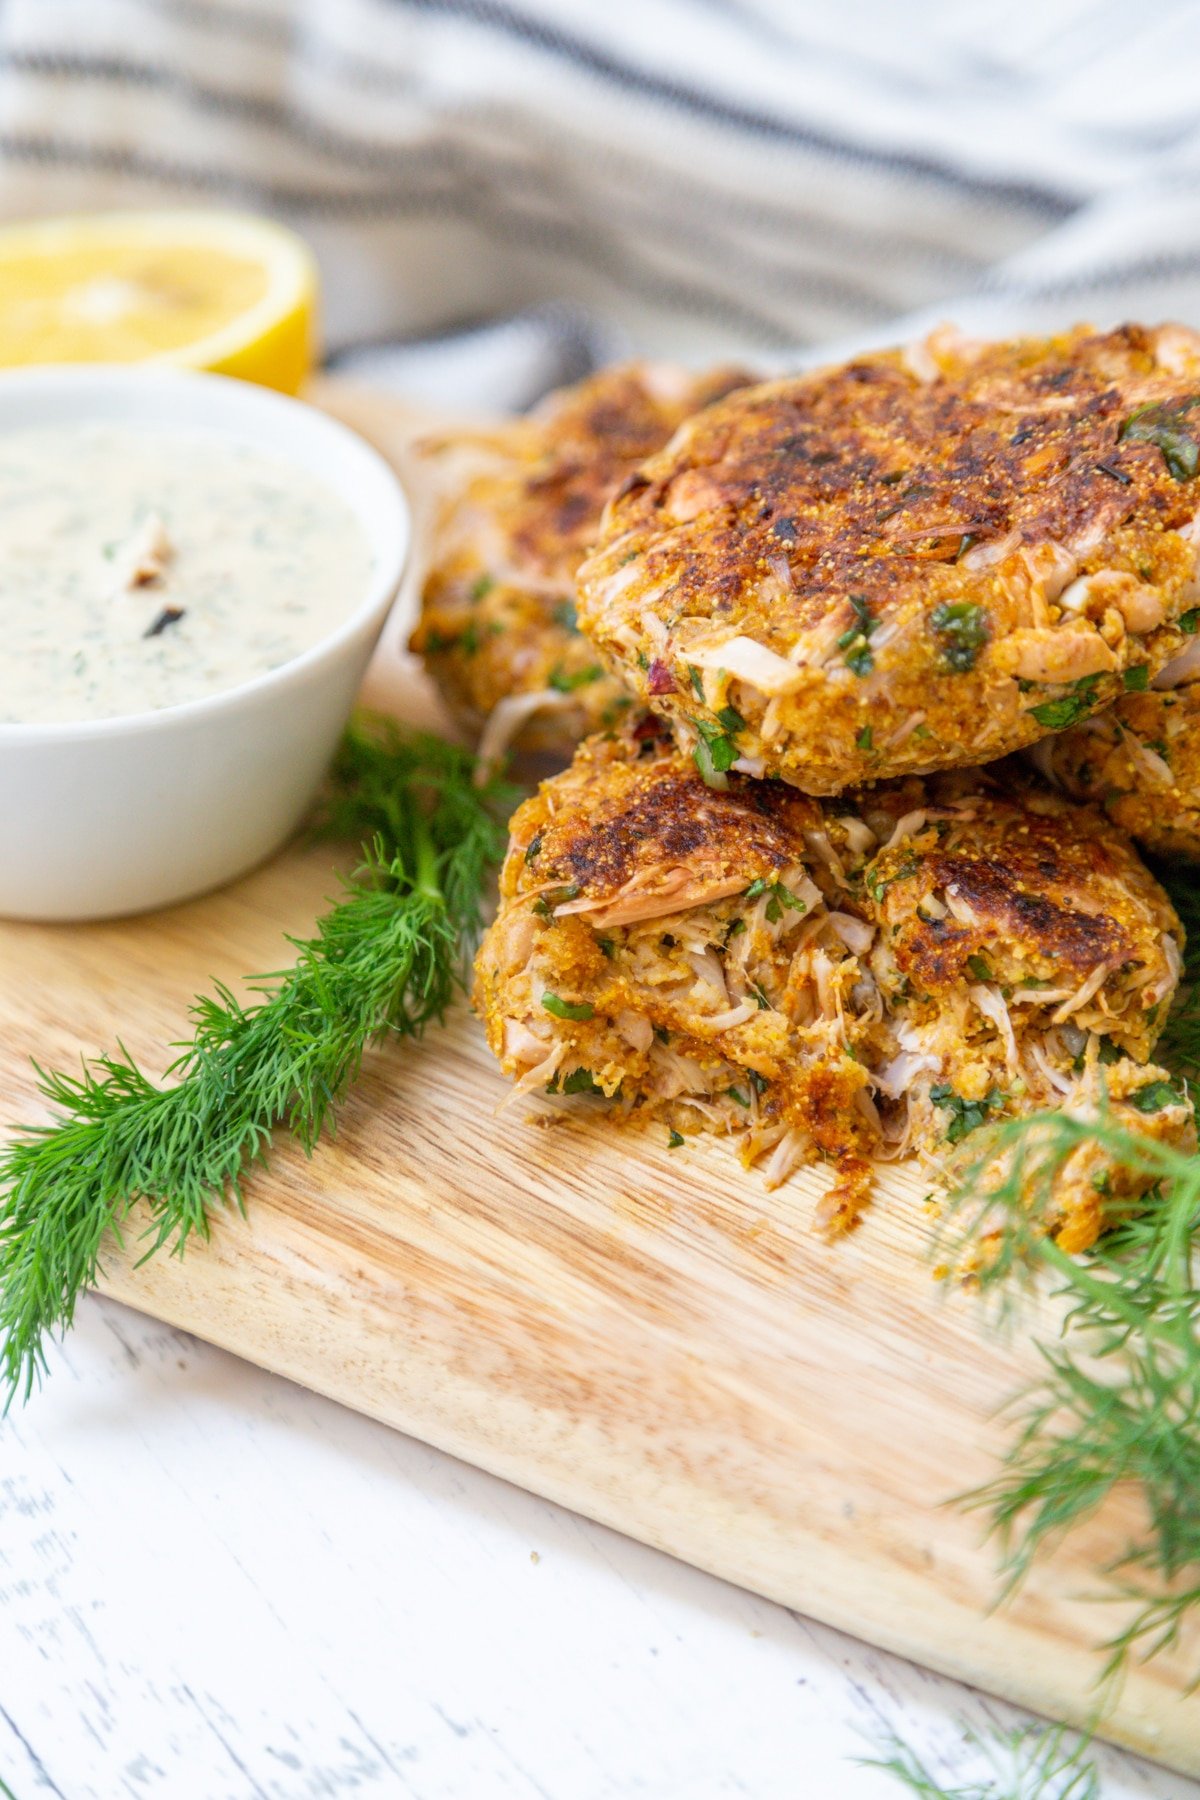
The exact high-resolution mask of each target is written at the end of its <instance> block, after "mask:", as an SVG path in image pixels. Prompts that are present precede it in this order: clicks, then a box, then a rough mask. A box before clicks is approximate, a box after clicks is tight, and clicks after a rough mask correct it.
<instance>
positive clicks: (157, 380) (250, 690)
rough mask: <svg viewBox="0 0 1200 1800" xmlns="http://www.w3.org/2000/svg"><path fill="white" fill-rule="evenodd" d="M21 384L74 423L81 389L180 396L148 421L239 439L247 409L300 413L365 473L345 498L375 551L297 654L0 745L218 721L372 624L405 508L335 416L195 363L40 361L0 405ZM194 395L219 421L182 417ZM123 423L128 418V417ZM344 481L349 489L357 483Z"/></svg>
mask: <svg viewBox="0 0 1200 1800" xmlns="http://www.w3.org/2000/svg"><path fill="white" fill-rule="evenodd" d="M21 390H26V392H27V393H29V394H34V393H37V392H44V393H47V394H51V395H57V396H65V397H67V398H70V397H72V396H74V395H76V394H77V395H78V397H79V399H80V402H81V406H80V412H79V415H78V418H77V420H76V421H75V422H77V423H79V424H88V423H90V422H92V421H91V420H89V417H88V411H87V406H86V401H87V398H88V396H89V395H99V394H104V395H108V394H115V395H116V396H117V397H118V398H119V397H120V396H121V395H122V394H130V395H132V394H134V393H149V394H151V395H156V394H166V395H170V394H175V395H177V396H178V398H179V400H180V402H181V405H180V409H179V413H178V415H177V416H172V417H170V419H168V418H167V417H166V416H164V418H163V419H161V420H156V421H155V424H156V425H162V424H169V425H170V427H171V428H172V429H175V428H178V429H179V430H182V431H186V430H187V429H188V428H189V426H191V427H192V428H193V429H195V430H197V431H202V432H206V433H216V434H219V433H220V432H221V431H222V430H224V429H228V431H229V434H230V436H231V437H232V438H235V439H237V438H240V439H241V440H242V441H243V442H245V441H247V439H252V438H253V431H252V424H251V421H252V420H253V418H254V416H255V415H257V416H258V417H259V418H260V419H262V420H265V421H267V422H268V423H269V422H271V421H272V420H273V421H274V422H275V425H276V426H277V427H279V426H282V427H286V426H287V425H288V423H289V422H291V421H296V422H297V423H299V422H300V421H301V420H302V421H303V429H304V430H305V431H306V432H308V433H311V434H315V436H316V438H317V440H318V441H320V440H321V439H322V438H323V439H324V440H325V441H326V442H327V443H328V445H329V448H330V452H331V457H332V453H333V452H334V451H336V452H337V455H338V458H339V459H341V460H349V461H350V463H351V464H353V463H354V462H357V463H358V465H359V468H360V469H361V470H362V472H363V475H364V477H365V479H364V481H363V484H362V491H363V494H364V495H365V496H366V498H365V499H363V500H362V501H361V502H360V500H359V499H358V498H349V497H345V498H346V504H347V505H348V506H349V507H350V509H351V511H352V512H353V513H354V514H355V517H356V519H357V521H358V523H359V525H360V526H361V527H362V528H363V529H364V530H365V531H366V532H367V534H368V536H369V537H370V539H371V543H372V548H373V549H374V550H375V552H376V567H375V571H374V573H373V575H372V577H371V578H370V580H369V581H368V582H367V585H366V590H365V592H364V595H363V598H362V599H361V600H360V601H359V603H358V605H357V606H356V607H355V608H354V609H353V611H351V612H350V613H348V614H347V615H346V617H345V618H344V619H343V620H342V621H341V623H340V624H339V625H338V626H336V628H335V629H334V630H333V631H331V632H328V633H327V634H326V635H325V636H324V637H321V638H319V639H318V640H317V642H316V643H315V644H310V645H309V647H308V649H307V650H302V651H301V652H300V654H299V655H298V656H294V657H292V658H291V659H290V660H289V661H287V662H285V663H280V665H279V667H278V668H275V669H269V670H267V672H266V673H265V674H262V675H253V676H250V677H249V678H248V679H247V680H245V681H239V682H238V683H237V684H236V686H234V687H228V688H221V689H220V690H219V691H218V692H216V693H213V694H203V695H201V696H199V697H198V698H197V699H195V700H182V701H180V702H178V704H176V705H173V706H160V707H156V708H150V709H148V710H145V711H140V712H130V713H116V714H114V715H112V716H111V717H108V718H103V719H46V720H36V719H30V720H7V721H5V720H0V749H5V748H8V747H12V746H16V745H26V746H27V745H42V744H45V745H47V746H49V745H53V744H66V743H73V742H80V741H90V740H93V739H97V738H111V737H120V736H123V735H124V736H140V735H147V734H151V733H153V732H155V731H164V730H170V729H171V728H172V727H174V726H176V725H189V724H191V723H193V722H199V721H203V720H205V719H208V718H219V717H220V716H221V715H222V714H223V713H227V712H228V711H229V710H230V709H231V708H236V707H238V706H241V705H244V704H245V703H247V702H250V701H253V700H254V699H255V698H257V697H258V696H259V695H260V694H265V693H271V692H274V691H275V690H276V689H278V688H283V687H287V686H288V685H289V684H290V683H293V682H297V681H303V680H304V678H305V677H306V676H307V675H309V674H310V673H311V672H312V671H313V670H314V669H316V668H317V667H319V665H320V664H321V663H322V662H324V661H325V660H326V659H327V658H330V657H334V656H336V655H337V653H338V651H339V650H341V649H342V647H343V646H344V645H345V644H347V643H349V642H351V641H352V640H353V639H354V638H355V637H357V636H358V634H359V633H360V632H361V631H362V630H363V629H364V628H365V627H367V626H369V625H370V624H372V622H374V621H375V620H378V622H379V624H380V625H382V623H383V620H384V618H385V617H386V614H387V611H388V609H389V608H390V607H391V605H392V603H393V601H394V599H395V596H396V592H397V589H398V588H399V586H400V582H401V579H402V577H403V574H404V569H405V565H406V564H407V561H408V556H409V552H410V549H411V544H412V515H411V509H410V507H409V503H408V497H407V495H406V494H405V491H404V488H403V487H402V485H401V483H400V481H399V479H398V477H397V475H396V472H395V470H394V469H393V468H392V467H391V465H390V464H389V463H388V462H387V461H386V459H385V458H384V457H382V456H381V455H380V454H379V452H378V451H377V450H376V449H374V448H373V446H372V445H370V444H369V443H367V441H366V439H365V438H362V437H360V436H359V435H358V433H357V432H355V431H352V430H351V429H350V427H349V426H347V425H343V424H342V423H341V421H340V420H338V419H335V418H332V417H331V416H330V415H329V414H328V413H326V412H323V411H322V410H321V409H320V407H317V406H314V405H312V404H311V403H310V402H308V401H305V400H303V399H299V398H293V397H292V396H291V395H290V394H281V393H279V392H277V391H276V390H275V389H274V388H265V387H260V386H258V385H257V384H255V383H253V382H249V381H243V380H241V379H240V378H239V377H237V376H233V375H216V374H212V373H210V372H208V371H206V370H200V369H184V368H169V367H163V366H162V365H159V364H148V363H137V364H125V363H47V364H33V365H30V366H28V367H26V368H19V369H5V370H2V371H0V404H2V403H3V401H4V399H5V398H6V397H7V396H8V395H9V394H10V393H11V394H13V395H14V397H17V398H19V397H20V393H21ZM198 393H199V394H204V395H212V396H218V395H223V396H224V397H223V398H216V399H215V401H214V404H215V407H216V408H217V409H218V412H219V410H220V409H221V408H223V407H225V406H228V408H229V419H228V421H227V423H226V422H225V421H223V420H222V419H221V418H220V417H219V416H205V417H203V418H199V417H197V416H196V415H195V413H193V414H192V415H191V416H190V417H189V412H188V396H189V395H195V394H198ZM242 418H245V419H246V421H247V424H246V429H245V430H243V431H239V429H238V423H239V420H240V419H242ZM59 422H63V423H65V422H67V421H59ZM95 422H97V423H100V422H112V423H119V422H120V420H119V418H117V417H116V416H115V415H105V414H104V413H100V412H98V413H97V414H96V419H95ZM133 422H134V423H136V422H137V421H136V419H135V420H134V421H133ZM142 422H144V423H145V422H148V421H142ZM40 423H42V422H41V421H39V420H37V419H30V420H27V421H25V422H24V423H23V424H22V425H20V426H17V427H14V429H28V430H37V429H39V425H40ZM46 423H49V421H46ZM6 435H7V428H6V427H4V426H3V425H0V438H3V437H4V436H6ZM261 447H262V446H261V445H260V448H261ZM270 454H272V455H275V456H277V457H278V458H279V460H280V461H281V462H287V461H289V460H290V459H289V456H288V452H287V450H286V448H278V447H276V448H273V449H272V450H271V452H270ZM295 460H296V466H297V467H298V468H302V467H304V465H303V464H302V463H301V462H300V461H299V459H295ZM308 472H309V473H311V474H314V476H315V479H317V480H320V479H321V476H320V474H319V473H318V472H316V471H315V470H313V469H312V468H311V467H310V468H309V471H308ZM330 485H332V484H330ZM354 485H355V489H356V493H357V487H358V484H357V483H355V484H354ZM380 546H382V548H380Z"/></svg>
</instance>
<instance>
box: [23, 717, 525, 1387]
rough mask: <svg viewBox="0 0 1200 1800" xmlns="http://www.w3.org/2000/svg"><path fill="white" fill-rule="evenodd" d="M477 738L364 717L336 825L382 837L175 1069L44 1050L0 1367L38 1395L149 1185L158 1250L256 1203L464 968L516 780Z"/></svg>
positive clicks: (198, 1022)
mask: <svg viewBox="0 0 1200 1800" xmlns="http://www.w3.org/2000/svg"><path fill="white" fill-rule="evenodd" d="M473 773H474V764H473V759H472V758H471V756H470V754H469V753H468V752H466V751H464V750H461V749H458V748H456V747H455V746H453V745H449V744H445V743H443V742H442V741H441V740H440V739H438V738H434V737H429V736H418V735H411V736H405V735H403V734H401V733H400V732H399V731H397V730H396V729H395V728H393V727H391V726H388V725H383V724H376V725H373V726H360V727H358V728H356V729H354V730H353V731H351V732H350V733H349V734H348V735H347V738H346V740H345V743H344V744H343V747H342V750H341V752H340V754H339V757H338V761H337V765H336V767H335V770H334V772H333V776H332V780H331V783H330V788H329V792H328V795H327V797H326V800H325V803H324V808H323V825H324V828H325V829H326V830H327V831H329V832H331V833H336V834H337V835H339V836H342V837H358V838H361V839H363V840H365V841H364V853H363V862H362V865H361V867H360V868H359V870H358V872H357V874H356V875H355V877H354V878H353V880H352V881H350V882H348V883H346V884H345V888H344V892H343V895H342V897H341V899H340V900H339V901H338V902H337V903H336V904H335V905H334V906H333V907H332V908H331V910H330V911H329V912H328V913H327V914H326V915H325V916H324V917H323V918H322V919H321V920H320V921H319V922H318V924H317V927H316V931H315V934H314V936H312V937H311V938H306V939H290V940H289V942H290V943H291V945H292V949H293V951H294V952H295V961H294V964H293V966H292V967H290V968H288V969H286V970H282V971H279V972H277V973H274V974H269V975H263V976H259V977H256V978H255V979H253V980H251V981H250V982H249V983H248V984H247V987H248V991H249V994H250V995H251V996H254V997H253V998H250V999H244V998H241V999H240V998H239V997H238V996H237V995H235V994H234V993H233V992H232V990H231V989H229V988H227V987H224V986H217V987H216V988H215V990H214V992H213V993H212V994H210V995H205V996H202V997H201V998H199V999H197V1000H196V1002H195V1004H194V1006H193V1008H192V1012H191V1022H192V1033H191V1036H190V1038H189V1039H188V1040H187V1041H186V1042H184V1043H182V1044H180V1045H178V1046H176V1048H177V1049H178V1050H179V1055H178V1056H177V1057H176V1059H175V1061H174V1062H173V1063H172V1064H171V1066H170V1068H169V1069H168V1071H167V1075H166V1078H165V1080H164V1082H163V1083H162V1084H159V1083H157V1082H153V1081H151V1080H149V1079H148V1078H147V1077H146V1076H145V1075H144V1074H143V1073H142V1071H141V1070H140V1069H139V1068H138V1067H137V1065H136V1064H135V1063H134V1061H133V1060H132V1058H131V1057H130V1056H129V1055H128V1054H127V1053H126V1052H125V1050H124V1049H123V1048H122V1047H120V1046H119V1047H118V1051H117V1054H116V1055H111V1056H100V1057H98V1058H96V1059H95V1060H94V1061H93V1062H91V1063H89V1064H85V1065H84V1067H83V1069H82V1071H81V1073H80V1074H78V1075H67V1074H58V1073H55V1072H52V1071H47V1070H42V1069H39V1070H38V1076H39V1086H40V1089H41V1092H42V1093H43V1094H44V1096H45V1097H46V1099H47V1101H48V1102H49V1104H50V1106H51V1108H52V1111H53V1113H54V1115H55V1116H54V1118H53V1121H52V1122H51V1123H50V1124H47V1125H39V1126H32V1127H28V1128H26V1129H25V1130H23V1131H22V1132H21V1133H20V1135H19V1136H18V1137H17V1138H16V1139H15V1140H13V1141H12V1142H10V1143H9V1144H8V1145H7V1146H6V1147H5V1148H4V1149H3V1150H2V1151H0V1380H2V1381H3V1382H4V1384H5V1385H6V1386H7V1390H8V1396H9V1399H10V1400H11V1398H12V1396H13V1395H14V1394H17V1393H22V1394H24V1395H26V1396H28V1394H29V1392H30V1391H31V1389H32V1387H33V1385H34V1383H35V1381H36V1380H37V1378H38V1376H39V1374H40V1372H41V1370H42V1368H43V1367H44V1345H45V1339H46V1336H47V1334H48V1333H50V1332H52V1331H55V1330H58V1329H65V1328H66V1327H68V1326H69V1325H70V1323H71V1321H72V1318H73V1316H74V1311H75V1304H76V1301H77V1299H78V1297H79V1295H80V1294H81V1293H82V1292H83V1290H84V1289H85V1288H86V1287H88V1286H89V1285H90V1284H91V1283H92V1282H93V1281H94V1280H95V1277H96V1273H97V1269H98V1267H99V1264H100V1258H101V1252H102V1249H103V1246H104V1243H105V1240H106V1238H107V1237H108V1235H109V1233H112V1234H113V1236H114V1237H116V1238H117V1239H119V1238H120V1235H121V1230H122V1225H123V1223H124V1221H125V1219H126V1218H127V1215H128V1213H129V1210H130V1208H131V1207H132V1206H133V1204H134V1203H135V1202H136V1201H144V1202H145V1203H146V1204H147V1206H148V1208H149V1212H150V1218H151V1225H150V1228H149V1230H148V1233H147V1244H148V1247H147V1250H146V1255H147V1256H149V1255H152V1254H154V1253H155V1252H156V1251H158V1250H161V1249H162V1248H163V1247H164V1246H169V1247H171V1248H172V1249H173V1250H175V1251H177V1252H179V1251H182V1250H183V1248H184V1246H185V1245H186V1243H187V1240H188V1239H189V1237H191V1236H192V1235H193V1234H194V1233H198V1234H200V1235H201V1236H204V1235H206V1234H207V1231H208V1222H209V1214H210V1210H211V1209H212V1207H213V1206H214V1205H217V1204H220V1203H222V1202H224V1203H227V1204H232V1205H235V1206H237V1207H239V1208H240V1207H241V1206H242V1204H243V1199H244V1183H245V1179H246V1176H247V1174H248V1173H249V1171H250V1170H251V1169H252V1168H253V1167H254V1166H255V1165H256V1164H259V1163H262V1162H264V1161H265V1160H266V1157H267V1154H268V1152H269V1149H270V1145H271V1138H272V1133H273V1131H274V1130H275V1128H276V1127H279V1126H282V1127H283V1128H284V1129H286V1130H287V1131H288V1132H290V1133H291V1135H292V1136H293V1137H295V1138H296V1139H297V1140H298V1141H299V1143H300V1144H302V1145H303V1147H304V1149H305V1151H306V1152H309V1153H311V1151H312V1150H313V1148H314V1146H315V1145H316V1143H317V1140H318V1139H319V1137H320V1136H321V1134H322V1133H323V1132H325V1131H327V1130H329V1129H330V1128H331V1126H332V1124H333V1120H334V1114H335V1112H336V1108H337V1106H338V1103H339V1102H340V1101H341V1099H342V1098H343V1097H344V1095H345V1093H346V1090H347V1088H348V1087H349V1086H350V1084H351V1083H352V1081H353V1080H354V1078H355V1076H356V1074H357V1073H358V1069H359V1066H360V1064H361V1061H362V1057H363V1054H364V1052H365V1050H366V1049H367V1048H368V1046H369V1045H370V1044H371V1043H372V1042H374V1041H375V1040H376V1039H378V1038H380V1037H382V1036H384V1035H398V1036H406V1037H414V1036H417V1035H419V1034H420V1032H421V1031H422V1030H423V1029H424V1027H425V1026H426V1025H427V1024H429V1023H430V1022H431V1021H432V1020H434V1019H438V1018H440V1017H441V1016H442V1014H443V1013H444V1011H445V1009H446V1007H447V1006H448V1004H449V1003H450V1000H451V999H452V998H453V995H454V993H455V991H456V989H457V988H458V987H459V986H461V985H462V983H463V981H464V979H465V974H466V964H467V960H468V958H469V955H470V951H471V947H472V945H473V943H474V941H475V938H476V936H477V934H478V930H479V926H480V922H481V913H482V907H483V902H484V897H485V891H486V884H487V880H488V877H489V875H490V872H491V870H492V868H493V867H494V865H495V864H496V862H497V861H498V860H499V858H500V856H501V854H502V852H503V848H504V841H505V832H504V828H503V823H502V820H503V817H504V816H505V815H506V813H507V811H508V810H510V809H511V806H512V803H513V798H514V796H513V794H512V791H511V790H510V789H508V788H507V787H506V786H505V785H504V784H503V783H501V782H499V781H492V782H491V783H489V784H488V785H487V786H485V787H483V788H477V787H475V786H474V784H473Z"/></svg>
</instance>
